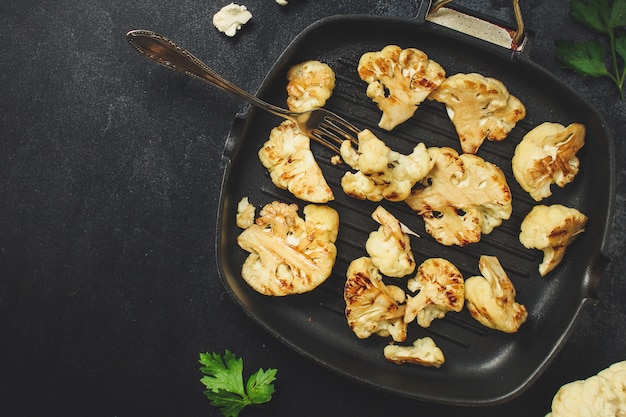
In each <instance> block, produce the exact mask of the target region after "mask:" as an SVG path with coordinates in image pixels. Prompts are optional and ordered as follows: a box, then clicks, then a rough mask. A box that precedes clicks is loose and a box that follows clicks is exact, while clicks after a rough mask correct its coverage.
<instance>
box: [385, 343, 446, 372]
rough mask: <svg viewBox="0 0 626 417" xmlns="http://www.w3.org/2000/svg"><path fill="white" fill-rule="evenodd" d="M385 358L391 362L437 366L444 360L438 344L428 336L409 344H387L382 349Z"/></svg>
mask: <svg viewBox="0 0 626 417" xmlns="http://www.w3.org/2000/svg"><path fill="white" fill-rule="evenodd" d="M383 354H384V355H385V358H386V359H387V360H388V361H390V362H393V363H397V364H402V363H413V364H417V365H422V366H430V367H434V368H439V367H440V366H441V365H443V363H444V362H445V361H446V358H445V356H444V355H443V352H442V351H441V349H439V346H437V345H436V344H435V341H434V340H433V339H432V338H430V337H422V338H421V339H417V340H416V341H415V342H413V345H411V346H398V345H387V346H385V348H384V349H383Z"/></svg>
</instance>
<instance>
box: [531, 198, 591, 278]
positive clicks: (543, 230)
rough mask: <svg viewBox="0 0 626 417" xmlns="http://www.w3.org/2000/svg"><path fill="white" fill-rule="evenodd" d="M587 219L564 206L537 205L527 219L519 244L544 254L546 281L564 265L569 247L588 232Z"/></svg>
mask: <svg viewBox="0 0 626 417" xmlns="http://www.w3.org/2000/svg"><path fill="white" fill-rule="evenodd" d="M586 224H587V216H585V215H584V214H583V213H581V212H580V211H578V210H576V209H575V208H570V207H565V206H563V205H561V204H553V205H551V206H545V205H537V206H535V207H533V208H532V210H531V211H530V212H529V213H528V214H527V215H526V217H524V220H522V224H521V232H520V235H519V240H520V242H521V243H522V245H524V246H525V247H527V248H528V249H539V250H541V251H543V262H541V264H540V265H539V274H540V275H541V276H542V277H543V276H545V275H546V274H547V273H548V272H550V271H552V270H553V269H554V268H556V266H557V265H558V264H559V263H561V261H562V260H563V256H564V255H565V251H566V249H567V247H568V246H569V245H570V244H571V243H572V242H573V241H574V239H576V236H578V235H579V234H581V233H583V232H584V231H585V225H586Z"/></svg>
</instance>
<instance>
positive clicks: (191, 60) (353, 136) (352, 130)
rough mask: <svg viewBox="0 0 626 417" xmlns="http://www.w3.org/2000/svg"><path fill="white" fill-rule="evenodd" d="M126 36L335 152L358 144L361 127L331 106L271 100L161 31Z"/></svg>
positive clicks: (156, 56) (137, 46)
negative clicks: (298, 106)
mask: <svg viewBox="0 0 626 417" xmlns="http://www.w3.org/2000/svg"><path fill="white" fill-rule="evenodd" d="M126 39H127V40H128V42H129V43H130V44H131V46H133V47H134V48H135V49H136V50H137V51H139V53H141V54H142V55H143V56H145V57H146V58H149V59H151V60H153V61H155V62H157V63H159V64H161V65H164V66H166V67H168V68H171V69H175V70H177V71H180V72H182V73H184V74H187V75H189V76H191V77H193V78H196V79H198V80H200V81H203V82H205V83H208V84H211V85H213V86H216V87H219V88H221V89H222V90H224V91H227V92H229V93H231V94H234V95H236V96H238V97H240V98H243V99H245V100H247V101H248V102H250V103H251V104H253V105H255V106H256V107H258V108H260V109H263V110H265V111H268V112H270V113H272V114H274V115H276V116H280V117H283V118H285V119H288V120H293V121H294V122H296V123H297V124H298V127H299V128H300V130H301V131H302V133H304V134H305V135H307V136H308V137H310V138H311V139H313V140H314V141H316V142H318V143H320V144H322V145H324V146H326V147H327V148H329V149H331V150H333V151H334V152H337V153H339V147H340V146H341V143H342V142H343V141H345V140H349V141H351V142H352V143H353V144H354V145H357V146H358V139H357V135H358V133H359V132H360V129H358V128H357V127H355V126H354V125H352V123H350V122H348V121H347V120H345V119H343V118H342V117H340V116H338V115H336V114H335V113H333V112H331V111H329V110H326V109H314V110H310V111H307V112H302V113H300V112H293V111H289V110H287V109H283V108H281V107H277V106H274V105H273V104H270V103H267V102H265V101H263V100H261V99H259V98H258V97H256V96H254V95H252V94H250V93H248V92H247V91H245V90H243V89H241V88H239V87H238V86H236V85H235V84H233V83H231V82H230V81H228V80H227V79H225V78H224V77H222V76H221V75H220V74H218V73H217V72H215V71H214V70H213V69H212V68H210V67H209V66H208V65H207V64H205V63H204V62H202V61H201V60H199V59H198V58H196V57H195V56H194V55H193V54H191V53H190V52H189V51H187V50H185V49H184V48H182V47H180V46H179V45H177V44H176V43H174V42H173V41H171V40H170V39H168V38H166V37H165V36H162V35H159V34H158V33H155V32H152V31H149V30H131V31H130V32H128V33H127V34H126Z"/></svg>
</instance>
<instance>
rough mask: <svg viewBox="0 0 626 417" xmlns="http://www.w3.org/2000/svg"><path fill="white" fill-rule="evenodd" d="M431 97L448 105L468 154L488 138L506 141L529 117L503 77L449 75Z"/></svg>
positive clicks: (474, 74)
mask: <svg viewBox="0 0 626 417" xmlns="http://www.w3.org/2000/svg"><path fill="white" fill-rule="evenodd" d="M429 99H432V100H436V101H439V102H441V103H443V104H445V106H446V110H447V111H448V116H449V117H450V120H451V121H452V124H454V127H455V128H456V131H457V134H458V136H459V140H460V141H461V149H462V150H463V152H464V153H470V154H474V153H476V152H477V151H478V148H479V147H480V145H482V143H483V141H484V140H485V139H488V140H491V141H500V140H503V139H504V138H506V137H507V135H508V134H509V132H510V131H511V130H513V128H514V127H515V124H516V123H517V122H518V121H520V120H521V119H523V118H524V117H525V116H526V108H525V107H524V105H523V104H522V102H521V101H519V99H517V97H515V96H512V95H510V94H509V91H508V90H507V88H506V87H505V86H504V84H503V83H502V82H501V81H500V80H497V79H495V78H489V77H485V76H483V75H481V74H476V73H470V74H455V75H452V76H450V77H448V78H447V79H446V80H445V81H444V82H443V83H442V84H441V85H440V86H439V88H438V89H437V90H435V91H433V92H432V93H431V94H430V96H429Z"/></svg>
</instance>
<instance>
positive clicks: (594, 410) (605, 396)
mask: <svg viewBox="0 0 626 417" xmlns="http://www.w3.org/2000/svg"><path fill="white" fill-rule="evenodd" d="M588 416H589V417H591V416H593V417H622V416H626V361H622V362H617V363H614V364H613V365H611V366H610V367H608V368H606V369H604V370H602V371H600V372H599V373H598V374H596V375H593V376H591V377H589V378H587V379H583V380H578V381H573V382H570V383H568V384H565V385H563V386H562V387H561V388H560V389H559V390H558V391H557V393H556V395H555V396H554V398H553V399H552V410H551V412H550V413H548V414H547V415H546V417H588Z"/></svg>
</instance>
